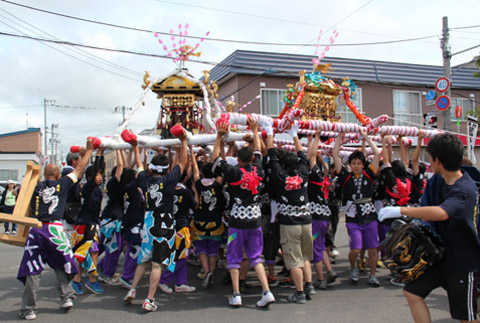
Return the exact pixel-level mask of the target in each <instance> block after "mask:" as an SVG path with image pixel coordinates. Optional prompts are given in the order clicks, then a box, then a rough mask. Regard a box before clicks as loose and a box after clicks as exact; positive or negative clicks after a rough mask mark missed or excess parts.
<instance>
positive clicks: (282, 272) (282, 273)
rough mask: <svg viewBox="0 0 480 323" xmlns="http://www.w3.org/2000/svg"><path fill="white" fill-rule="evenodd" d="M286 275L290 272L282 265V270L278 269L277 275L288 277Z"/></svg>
mask: <svg viewBox="0 0 480 323" xmlns="http://www.w3.org/2000/svg"><path fill="white" fill-rule="evenodd" d="M288 275H290V273H289V272H288V269H287V267H283V268H282V270H280V272H279V273H278V274H277V276H279V277H288Z"/></svg>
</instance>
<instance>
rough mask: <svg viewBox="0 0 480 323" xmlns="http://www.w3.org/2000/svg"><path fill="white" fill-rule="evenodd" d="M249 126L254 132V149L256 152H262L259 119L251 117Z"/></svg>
mask: <svg viewBox="0 0 480 323" xmlns="http://www.w3.org/2000/svg"><path fill="white" fill-rule="evenodd" d="M248 125H249V126H250V129H251V130H252V132H253V147H252V149H253V150H254V151H260V149H261V144H260V137H259V135H258V122H257V119H255V118H253V117H250V118H248Z"/></svg>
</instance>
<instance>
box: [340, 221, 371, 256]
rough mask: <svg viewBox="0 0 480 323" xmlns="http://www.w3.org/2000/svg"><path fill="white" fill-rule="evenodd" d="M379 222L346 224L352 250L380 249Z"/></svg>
mask: <svg viewBox="0 0 480 323" xmlns="http://www.w3.org/2000/svg"><path fill="white" fill-rule="evenodd" d="M377 224H378V222H377V221H372V222H370V223H368V224H357V223H346V225H347V232H348V236H349V238H350V249H352V250H353V249H373V248H378V246H379V242H378V230H377Z"/></svg>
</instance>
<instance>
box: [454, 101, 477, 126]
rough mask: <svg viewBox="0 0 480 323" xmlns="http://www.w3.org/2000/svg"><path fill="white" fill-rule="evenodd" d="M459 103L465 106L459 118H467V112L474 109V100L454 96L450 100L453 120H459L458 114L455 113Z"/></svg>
mask: <svg viewBox="0 0 480 323" xmlns="http://www.w3.org/2000/svg"><path fill="white" fill-rule="evenodd" d="M457 105H459V106H461V107H462V108H463V112H462V117H461V118H460V119H458V120H467V117H466V116H467V112H468V111H472V110H473V107H472V101H470V100H469V99H464V98H452V99H451V102H450V108H451V109H450V113H451V115H452V121H456V120H457V116H456V115H455V108H456V106H457Z"/></svg>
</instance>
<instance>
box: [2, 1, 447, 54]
mask: <svg viewBox="0 0 480 323" xmlns="http://www.w3.org/2000/svg"><path fill="white" fill-rule="evenodd" d="M0 1H2V2H6V3H9V4H12V5H17V6H21V7H24V8H28V9H31V10H36V11H40V12H44V13H48V14H52V15H56V16H61V17H64V18H69V19H74V20H79V21H84V22H89V23H94V24H99V25H104V26H108V27H114V28H120V29H126V30H131V31H138V32H146V33H150V34H154V33H157V34H160V35H166V36H169V37H170V36H172V35H174V36H179V35H178V34H177V33H170V32H162V31H155V30H149V29H142V28H136V27H127V26H122V25H117V24H111V23H106V22H100V21H96V20H91V19H85V18H79V17H75V16H71V15H66V14H61V13H57V12H53V11H48V10H44V9H39V8H35V7H30V6H26V5H23V4H18V3H15V2H11V1H8V0H0ZM371 1H373V0H371ZM371 1H370V2H371ZM182 37H184V38H191V39H202V38H203V39H205V41H207V40H208V41H215V42H227V43H237V44H248V45H265V46H294V47H298V46H304V47H315V46H316V44H309V43H307V44H305V43H272V42H259V41H245V40H233V39H220V38H210V37H203V36H192V35H188V36H185V35H182ZM433 37H438V35H429V36H422V37H415V38H407V39H399V40H390V41H379V42H367V43H346V44H337V43H334V44H320V45H319V46H326V45H329V46H330V47H342V46H345V47H349V46H370V45H383V44H392V43H402V42H410V41H417V40H423V39H428V38H433Z"/></svg>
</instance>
